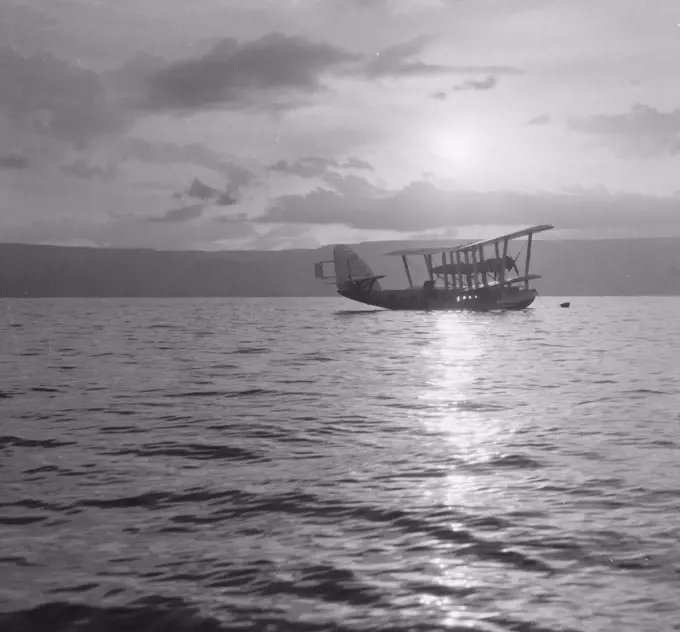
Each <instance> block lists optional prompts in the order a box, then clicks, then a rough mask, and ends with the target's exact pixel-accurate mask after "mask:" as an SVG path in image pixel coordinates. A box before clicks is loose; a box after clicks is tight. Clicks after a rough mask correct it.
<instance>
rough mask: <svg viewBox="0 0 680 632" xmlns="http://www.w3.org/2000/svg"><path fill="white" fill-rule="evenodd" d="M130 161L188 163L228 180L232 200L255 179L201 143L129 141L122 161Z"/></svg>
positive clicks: (138, 139) (125, 142) (122, 151)
mask: <svg viewBox="0 0 680 632" xmlns="http://www.w3.org/2000/svg"><path fill="white" fill-rule="evenodd" d="M130 158H135V159H137V160H141V161H143V162H148V163H153V164H171V163H189V164H192V165H198V166H201V167H205V168H206V169H211V170H213V171H216V172H217V173H219V174H220V175H222V176H224V177H225V178H226V179H227V190H228V191H229V193H230V195H232V196H234V195H236V194H237V192H238V191H239V189H241V188H242V187H245V186H248V185H249V184H250V183H251V182H252V181H253V180H255V178H256V175H255V174H254V173H253V172H252V171H251V170H250V169H247V168H246V167H244V166H243V165H241V164H239V163H238V162H237V161H236V159H235V158H226V157H223V156H221V155H220V154H219V153H217V152H215V151H213V150H212V149H209V148H208V147H206V146H205V145H201V144H200V143H192V144H189V145H176V144H173V143H163V142H151V141H148V140H145V139H141V138H129V139H126V140H125V141H124V142H123V144H122V149H121V151H120V159H121V160H128V159H130Z"/></svg>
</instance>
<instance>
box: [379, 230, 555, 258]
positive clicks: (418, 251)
mask: <svg viewBox="0 0 680 632" xmlns="http://www.w3.org/2000/svg"><path fill="white" fill-rule="evenodd" d="M553 228H554V226H552V225H551V224H539V225H537V226H530V227H529V228H523V229H522V230H518V231H516V232H514V233H507V234H505V235H499V236H498V237H492V238H491V239H483V240H482V241H473V242H470V243H468V244H464V245H462V246H448V247H439V248H406V249H405V250H393V251H392V252H388V253H386V254H387V255H388V256H404V255H438V254H441V253H443V252H465V251H466V250H472V249H474V248H479V247H480V246H489V245H491V244H495V243H500V242H502V241H504V240H506V239H507V240H511V239H519V238H520V237H527V236H528V235H533V234H534V233H541V232H543V231H545V230H551V229H553Z"/></svg>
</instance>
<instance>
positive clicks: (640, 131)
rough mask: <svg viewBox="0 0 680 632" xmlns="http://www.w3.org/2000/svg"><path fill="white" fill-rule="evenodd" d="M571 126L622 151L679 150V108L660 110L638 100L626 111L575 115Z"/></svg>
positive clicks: (664, 152)
mask: <svg viewBox="0 0 680 632" xmlns="http://www.w3.org/2000/svg"><path fill="white" fill-rule="evenodd" d="M569 128H570V129H572V130H574V131H578V132H583V133H585V134H590V135H592V136H597V137H600V138H602V139H603V140H605V141H606V142H608V143H610V144H612V145H614V146H615V147H617V148H618V149H619V150H620V151H622V152H623V153H633V154H642V155H653V154H677V153H679V152H680V109H675V110H672V111H670V112H661V111H659V110H657V109H656V108H653V107H651V106H649V105H642V104H638V105H635V106H633V108H632V109H631V111H630V112H629V113H627V114H614V115H607V114H599V115H596V116H590V117H581V118H572V119H570V121H569Z"/></svg>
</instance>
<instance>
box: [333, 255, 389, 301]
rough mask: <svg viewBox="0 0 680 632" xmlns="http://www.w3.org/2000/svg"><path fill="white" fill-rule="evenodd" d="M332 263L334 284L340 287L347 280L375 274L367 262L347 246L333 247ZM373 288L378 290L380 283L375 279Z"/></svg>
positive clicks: (373, 277) (365, 277)
mask: <svg viewBox="0 0 680 632" xmlns="http://www.w3.org/2000/svg"><path fill="white" fill-rule="evenodd" d="M333 263H334V265H335V285H336V286H337V287H338V289H340V288H342V287H343V286H344V285H345V284H346V283H347V281H358V280H361V279H375V278H376V275H375V274H374V273H373V271H372V270H371V269H370V268H369V267H368V264H367V263H366V262H365V261H364V260H363V259H362V258H361V257H360V256H359V255H358V254H357V253H356V252H354V250H352V249H351V248H350V247H349V246H345V245H339V246H335V247H334V248H333ZM373 287H374V289H375V290H380V289H381V288H380V283H379V282H378V281H377V279H376V281H375V284H374V286H373Z"/></svg>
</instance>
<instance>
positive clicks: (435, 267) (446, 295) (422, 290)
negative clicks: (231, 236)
mask: <svg viewBox="0 0 680 632" xmlns="http://www.w3.org/2000/svg"><path fill="white" fill-rule="evenodd" d="M552 228H553V226H551V225H549V224H541V225H538V226H531V227H529V228H524V229H522V230H518V231H516V232H513V233H507V234H505V235H500V236H498V237H494V238H492V239H485V240H482V241H475V242H472V243H468V244H465V245H463V246H451V247H444V248H411V249H405V250H394V251H392V252H387V253H386V255H387V256H391V257H401V260H402V263H403V266H404V272H405V274H406V279H407V281H408V287H407V288H404V289H399V290H388V289H383V288H382V286H381V284H380V280H381V279H383V278H385V275H381V274H374V273H373V271H372V270H371V269H370V268H369V267H368V265H367V264H366V262H365V261H364V260H363V259H362V258H361V257H360V256H359V255H358V254H357V253H356V252H355V251H354V250H353V249H352V248H350V247H349V246H347V245H344V244H339V245H336V246H334V247H333V260H332V261H319V262H317V263H316V264H315V265H314V274H315V276H316V278H318V279H322V280H324V281H326V282H329V283H335V286H336V288H337V292H338V294H340V296H344V297H345V298H348V299H351V300H353V301H356V302H358V303H363V304H365V305H372V306H375V307H383V308H385V309H392V310H478V311H490V310H518V309H524V308H526V307H529V305H531V304H532V303H533V302H534V300H535V299H536V296H537V293H536V290H535V289H534V288H532V287H530V283H531V281H534V280H535V279H540V278H541V277H540V275H538V274H530V272H529V266H530V264H531V247H532V242H533V236H534V235H535V234H536V233H541V232H544V231H546V230H551V229H552ZM524 238H526V239H524ZM516 240H522V241H524V244H523V245H522V246H521V248H520V249H519V251H518V253H517V254H516V255H515V256H514V257H513V256H512V254H511V247H510V246H511V243H512V244H513V245H515V244H514V242H515V241H516ZM522 255H524V256H523V257H522ZM412 257H419V258H422V259H423V260H424V262H425V267H426V269H427V277H428V278H427V280H426V281H425V282H424V283H423V284H422V285H417V284H415V283H414V281H413V276H414V275H413V273H412V272H413V271H412ZM520 257H522V258H521V259H520ZM518 263H519V266H518ZM328 265H332V266H333V273H332V274H326V267H327V266H328ZM520 269H521V272H520Z"/></svg>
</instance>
